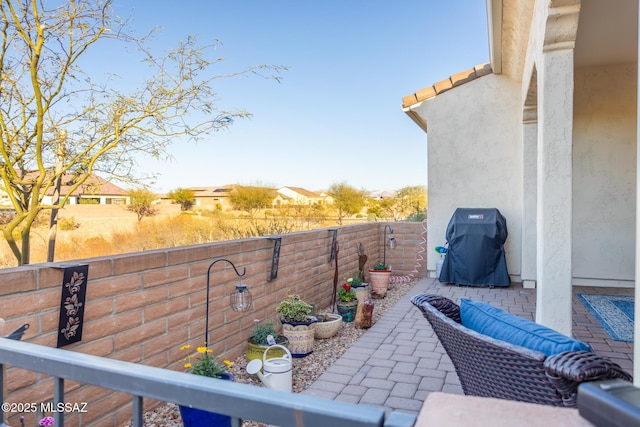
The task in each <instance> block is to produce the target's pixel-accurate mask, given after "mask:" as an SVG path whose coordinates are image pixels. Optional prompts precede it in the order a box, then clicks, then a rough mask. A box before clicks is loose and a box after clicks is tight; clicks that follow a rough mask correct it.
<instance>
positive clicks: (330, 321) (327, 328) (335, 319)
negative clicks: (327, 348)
mask: <svg viewBox="0 0 640 427" xmlns="http://www.w3.org/2000/svg"><path fill="white" fill-rule="evenodd" d="M317 317H318V323H316V324H315V325H314V328H315V337H316V338H319V339H326V338H331V337H332V336H334V335H335V334H337V333H338V330H340V326H342V316H341V315H339V314H332V313H328V314H318V316H317Z"/></svg>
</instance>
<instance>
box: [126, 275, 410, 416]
mask: <svg viewBox="0 0 640 427" xmlns="http://www.w3.org/2000/svg"><path fill="white" fill-rule="evenodd" d="M416 283H417V280H415V279H414V280H411V281H409V282H405V283H396V284H392V285H391V286H390V287H389V290H388V291H387V295H386V297H385V298H384V299H374V300H373V301H374V303H375V308H374V310H373V323H374V324H375V322H377V321H378V319H379V318H380V317H382V316H383V315H384V314H385V313H386V312H387V311H388V310H389V309H390V308H391V307H393V306H394V305H395V304H396V303H397V302H398V300H399V299H400V298H402V297H403V296H404V295H405V294H406V293H407V292H408V291H409V290H411V288H413V286H415V284H416ZM321 312H322V311H321ZM365 332H366V329H356V328H355V327H354V324H353V323H343V324H342V327H341V328H340V330H339V331H338V333H337V334H336V335H335V336H333V337H331V338H328V339H316V340H315V343H314V347H313V353H311V354H310V355H308V356H306V357H303V358H295V359H293V392H294V393H300V392H301V391H303V390H305V389H306V388H308V387H309V385H311V384H312V383H313V382H314V381H315V380H316V379H317V378H318V377H319V376H320V375H322V373H323V372H324V371H325V370H326V369H327V368H328V367H329V366H331V364H332V363H333V362H335V361H336V360H337V359H338V358H339V357H340V356H341V355H342V354H343V353H344V352H345V351H346V350H347V348H349V346H351V344H353V343H354V342H356V341H357V340H358V339H359V338H360V337H361V336H362V334H364V333H365ZM233 362H234V364H233V366H232V367H231V368H230V369H229V372H231V373H232V374H233V376H234V381H236V382H241V383H246V384H251V385H255V386H258V387H262V383H261V382H260V380H259V379H258V378H257V377H255V376H251V375H249V374H247V372H246V370H245V368H246V366H247V360H246V357H245V356H244V355H242V356H240V357H238V358H237V359H236V360H234V361H233ZM143 421H144V426H146V427H180V426H182V419H181V418H180V412H179V411H178V407H177V405H175V404H173V403H167V404H166V405H163V406H160V407H158V408H156V409H155V410H153V411H149V412H146V413H145V414H144V420H143ZM242 425H243V427H263V426H266V424H261V423H257V422H253V421H244V422H243V424H242ZM130 426H131V423H130V422H129V423H127V424H125V427H130Z"/></svg>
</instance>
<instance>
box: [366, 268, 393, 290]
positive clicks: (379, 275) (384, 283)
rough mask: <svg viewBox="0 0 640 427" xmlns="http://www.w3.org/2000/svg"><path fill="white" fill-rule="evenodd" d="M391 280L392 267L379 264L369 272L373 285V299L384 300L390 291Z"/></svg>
mask: <svg viewBox="0 0 640 427" xmlns="http://www.w3.org/2000/svg"><path fill="white" fill-rule="evenodd" d="M390 279H391V266H389V265H387V264H385V263H384V262H379V263H377V264H375V265H374V266H373V268H372V269H370V270H369V283H370V284H371V297H372V298H384V297H385V295H387V289H389V280H390Z"/></svg>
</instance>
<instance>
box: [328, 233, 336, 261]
mask: <svg viewBox="0 0 640 427" xmlns="http://www.w3.org/2000/svg"><path fill="white" fill-rule="evenodd" d="M329 231H330V232H332V233H333V237H332V238H331V254H330V255H329V262H333V260H334V259H336V247H337V246H336V245H337V244H338V229H337V228H330V229H329Z"/></svg>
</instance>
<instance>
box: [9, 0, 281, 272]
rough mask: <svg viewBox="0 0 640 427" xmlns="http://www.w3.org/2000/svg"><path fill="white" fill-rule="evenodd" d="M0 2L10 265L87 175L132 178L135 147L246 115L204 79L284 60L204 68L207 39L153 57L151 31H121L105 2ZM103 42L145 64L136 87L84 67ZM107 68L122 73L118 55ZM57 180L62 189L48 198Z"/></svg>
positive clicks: (272, 72) (264, 69) (22, 259)
mask: <svg viewBox="0 0 640 427" xmlns="http://www.w3.org/2000/svg"><path fill="white" fill-rule="evenodd" d="M0 2H1V5H0V13H2V21H0V31H1V34H0V36H1V37H2V38H1V41H0V138H1V141H0V142H1V144H0V156H1V158H0V192H1V191H3V192H5V193H6V195H7V196H8V198H9V200H10V203H11V205H12V208H13V210H14V211H15V216H14V217H13V219H12V220H11V221H10V222H8V223H7V224H3V225H1V226H0V229H1V230H2V233H3V235H4V237H5V239H6V241H7V243H8V244H9V247H10V248H11V250H12V252H13V254H14V255H15V257H16V259H17V260H18V263H19V264H28V263H29V256H30V246H29V235H30V231H31V227H32V225H33V222H34V220H35V219H36V217H37V216H38V213H40V212H41V211H43V210H51V211H52V212H53V216H52V221H51V223H52V226H55V213H56V212H57V209H60V208H62V207H64V205H65V204H66V203H67V202H68V199H69V197H70V195H71V194H72V192H73V191H75V190H77V189H78V188H80V187H81V186H82V185H83V183H85V182H86V180H87V179H88V178H89V177H90V176H91V175H92V174H95V173H99V174H100V175H102V176H105V175H106V177H107V178H117V179H119V180H120V181H128V182H135V180H136V179H135V177H134V176H133V173H132V171H133V170H134V167H135V165H136V163H135V157H136V156H137V155H140V154H146V155H150V156H154V157H157V158H167V157H169V155H168V153H167V150H166V149H167V147H168V146H169V144H170V143H171V142H172V140H175V139H176V138H179V137H182V138H179V139H180V140H182V141H184V140H196V139H201V138H203V137H206V136H208V135H210V134H211V133H212V132H214V131H216V130H219V129H222V128H225V127H227V126H229V125H230V124H231V123H232V122H233V120H234V119H236V118H242V117H247V116H249V113H247V112H246V111H225V110H222V109H219V108H218V107H217V106H216V93H215V92H214V86H213V83H214V82H216V81H217V80H220V79H221V78H229V77H234V76H238V75H244V74H256V75H260V76H262V77H266V78H273V79H276V80H278V79H279V77H278V73H279V72H280V71H281V70H282V69H283V68H284V67H279V66H266V65H259V66H252V67H248V68H246V69H244V70H240V71H238V72H234V73H230V74H223V75H214V73H212V71H211V68H212V66H213V65H214V64H216V63H217V62H219V61H221V60H222V59H221V58H215V59H209V53H210V52H211V50H212V49H215V47H216V46H215V44H211V45H200V44H199V43H198V42H197V40H196V39H195V38H188V39H187V40H186V41H184V42H180V43H178V45H177V47H176V48H175V49H173V50H170V51H168V52H166V53H165V54H163V55H161V56H157V55H155V54H154V53H152V52H151V50H150V49H148V48H147V46H149V40H150V37H152V36H153V31H151V32H150V33H148V34H146V35H144V36H140V37H139V36H135V35H134V34H132V33H131V32H129V31H128V28H127V22H126V21H123V20H121V19H120V18H119V17H118V16H117V15H116V14H115V13H114V12H113V10H112V8H111V0H66V1H60V2H51V1H45V0H21V1H19V0H0ZM104 41H108V42H109V44H110V46H113V45H114V41H115V42H120V43H121V44H122V45H123V46H124V45H128V46H134V47H135V48H136V52H138V53H139V55H140V59H141V60H143V61H145V62H146V63H147V64H148V66H149V68H148V69H149V75H148V78H146V80H145V81H144V82H143V83H141V84H140V86H139V87H138V88H137V89H134V90H131V91H127V92H126V93H125V92H122V91H120V90H118V89H117V88H115V87H113V80H111V79H108V78H106V77H105V78H104V81H95V80H94V79H92V77H93V76H90V75H88V73H85V72H84V70H83V69H82V66H81V61H80V59H81V58H84V57H85V56H86V54H87V53H88V52H89V51H93V50H96V49H99V47H100V46H101V44H100V43H103V42H104ZM123 62H124V61H123ZM113 71H114V72H116V71H117V72H121V73H123V72H124V73H126V63H124V64H122V63H118V64H114V70H113ZM61 185H63V186H65V188H66V189H67V191H66V193H65V194H59V193H58V196H57V197H56V195H55V192H54V190H55V188H60V186H61ZM47 192H49V193H54V196H53V197H48V198H46V197H44V196H45V194H46V193H47ZM50 248H51V245H50Z"/></svg>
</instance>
